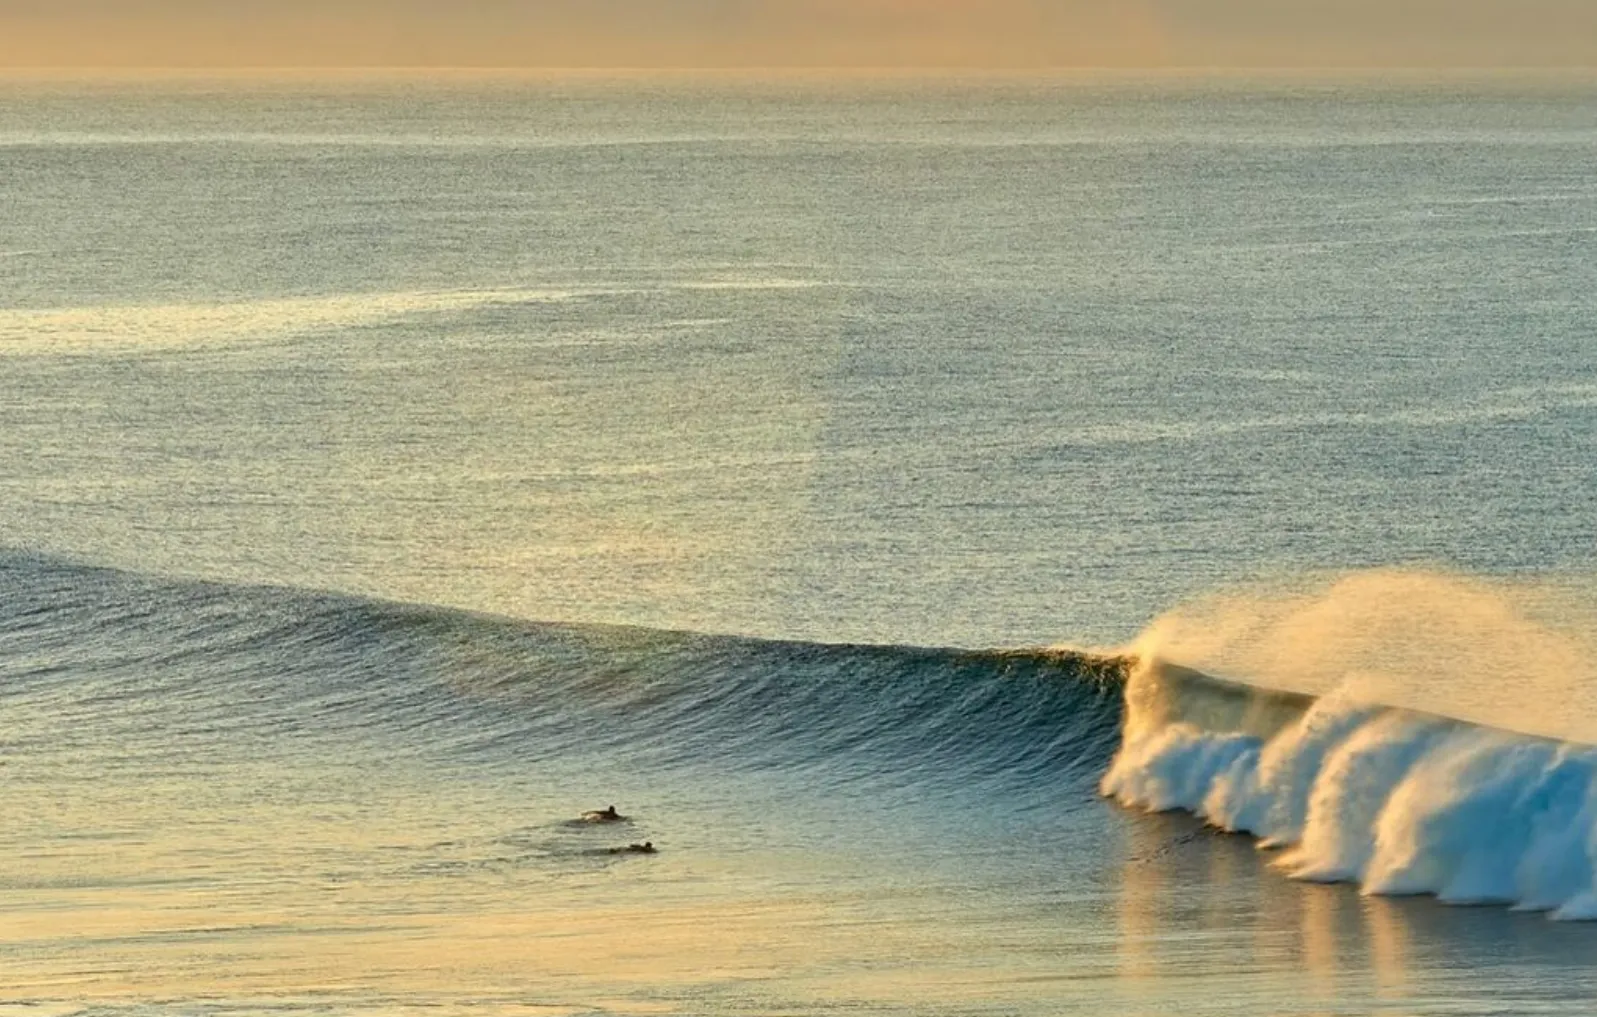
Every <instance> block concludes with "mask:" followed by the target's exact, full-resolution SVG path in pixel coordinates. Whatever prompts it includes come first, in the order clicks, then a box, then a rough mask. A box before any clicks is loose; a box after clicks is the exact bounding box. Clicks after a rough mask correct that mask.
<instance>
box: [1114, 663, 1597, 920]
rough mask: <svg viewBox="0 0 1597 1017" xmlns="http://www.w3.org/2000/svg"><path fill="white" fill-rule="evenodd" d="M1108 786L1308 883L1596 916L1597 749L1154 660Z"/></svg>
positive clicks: (1134, 701)
mask: <svg viewBox="0 0 1597 1017" xmlns="http://www.w3.org/2000/svg"><path fill="white" fill-rule="evenodd" d="M1100 789H1101V790H1102V792H1103V793H1104V794H1105V795H1108V796H1111V797H1113V798H1116V799H1118V800H1119V801H1121V802H1124V803H1126V804H1128V805H1134V806H1139V807H1143V808H1147V809H1152V810H1155V811H1165V810H1171V809H1184V810H1186V811H1189V812H1192V813H1194V814H1196V815H1198V816H1200V817H1202V818H1203V819H1204V820H1206V821H1207V822H1209V823H1211V824H1212V825H1214V826H1216V827H1219V828H1221V829H1224V830H1229V831H1233V832H1239V833H1249V834H1253V835H1254V836H1256V837H1258V838H1260V846H1261V847H1266V848H1279V849H1281V853H1280V854H1279V855H1278V857H1277V859H1276V864H1277V865H1278V866H1280V867H1281V868H1282V869H1284V870H1285V871H1286V872H1288V873H1289V874H1290V875H1292V876H1294V877H1296V878H1299V879H1306V880H1314V881H1322V882H1356V883H1358V884H1359V885H1360V886H1361V888H1362V890H1363V892H1365V893H1370V894H1383V895H1410V894H1431V895H1434V896H1436V897H1437V898H1438V899H1440V900H1442V901H1443V902H1446V903H1450V904H1506V905H1511V906H1513V907H1515V908H1517V909H1522V910H1534V911H1546V912H1549V913H1550V915H1551V917H1552V918H1554V919H1558V920H1583V921H1587V920H1597V748H1593V747H1591V746H1586V745H1581V744H1577V743H1573V742H1563V741H1557V740H1554V739H1549V738H1542V737H1536V736H1532V735H1523V734H1517V733H1514V732H1509V731H1502V730H1496V729H1493V728H1488V727H1483V726H1480V725H1476V724H1470V723H1467V722H1464V721H1458V720H1452V719H1448V718H1443V717H1437V716H1431V715H1427V714H1423V713H1418V712H1414V711H1410V710H1404V709H1398V708H1394V707H1386V706H1379V705H1371V704H1369V703H1366V702H1359V701H1355V700H1352V699H1350V698H1348V697H1345V696H1341V695H1337V694H1331V695H1326V696H1321V697H1319V698H1312V697H1308V696H1299V695H1294V694H1289V693H1279V692H1274V691H1270V690H1264V689H1252V688H1249V687H1247V686H1242V685H1236V684H1232V683H1230V682H1225V681H1222V680H1219V679H1215V678H1211V677H1208V676H1206V675H1203V674H1200V673H1199V672H1196V671H1192V670H1189V669H1186V668H1181V667H1178V666H1175V665H1172V664H1169V663H1167V662H1164V661H1161V660H1159V659H1157V658H1145V659H1143V660H1141V661H1139V663H1138V664H1137V666H1136V667H1135V668H1134V669H1133V670H1132V672H1131V674H1130V676H1129V678H1128V680H1127V688H1126V716H1125V725H1124V730H1123V734H1122V741H1121V745H1120V749H1119V751H1118V752H1117V754H1116V755H1115V758H1114V760H1113V762H1112V763H1111V764H1110V766H1109V769H1108V771H1107V772H1106V773H1105V774H1104V776H1103V778H1102V781H1101V783H1100Z"/></svg>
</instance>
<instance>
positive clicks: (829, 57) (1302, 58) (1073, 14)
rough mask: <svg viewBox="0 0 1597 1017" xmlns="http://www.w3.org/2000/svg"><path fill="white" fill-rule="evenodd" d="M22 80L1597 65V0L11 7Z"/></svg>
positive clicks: (77, 3) (11, 52)
mask: <svg viewBox="0 0 1597 1017" xmlns="http://www.w3.org/2000/svg"><path fill="white" fill-rule="evenodd" d="M0 65H8V66H62V65H68V66H72V65H76V66H97V65H123V66H125V65H133V66H188V67H193V66H228V65H254V66H262V65H268V66H295V65H297V66H326V65H346V66H372V65H380V66H381V65H386V66H395V65H399V66H497V67H658V66H682V67H729V66H730V67H739V66H741V67H759V66H916V65H919V66H943V65H953V66H989V67H1039V66H1151V67H1161V66H1278V67H1293V66H1370V65H1376V66H1472V67H1480V66H1504V65H1583V66H1593V65H1597V0H0Z"/></svg>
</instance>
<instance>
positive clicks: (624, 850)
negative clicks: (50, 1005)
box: [610, 840, 656, 855]
mask: <svg viewBox="0 0 1597 1017" xmlns="http://www.w3.org/2000/svg"><path fill="white" fill-rule="evenodd" d="M610 853H611V854H613V855H652V854H655V853H656V852H655V850H654V841H652V840H646V841H644V842H643V843H642V844H628V845H627V846H626V847H613V848H611V849H610Z"/></svg>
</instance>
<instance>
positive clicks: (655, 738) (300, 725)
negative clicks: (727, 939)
mask: <svg viewBox="0 0 1597 1017" xmlns="http://www.w3.org/2000/svg"><path fill="white" fill-rule="evenodd" d="M1121 679H1122V670H1121V665H1120V663H1119V662H1118V661H1116V660H1113V659H1108V658H1100V657H1095V656H1092V655H1087V654H1077V653H1070V652H1051V651H1049V652H1045V651H1038V652H1003V651H991V652H969V651H959V650H943V649H921V648H909V647H887V646H850V645H823V644H814V643H795V642H779V641H769V640H756V639H746V638H737V637H726V636H708V635H698V634H692V633H681V632H664V631H656V630H647V629H628V628H616V627H607V626H585V625H568V624H549V623H535V622H523V621H517V620H512V619H506V618H500V617H493V616H485V615H475V614H469V613H465V612H460V611H454V610H446V609H440V608H435V607H428V606H418V605H404V604H395V603H389V602H381V601H370V600H363V599H358V598H351V597H347V596H341V595H335V594H326V593H316V592H307V591H302V590H293V589H283V588H267V587H240V586H229V585H219V584H210V583H194V582H182V581H175V580H161V579H153V578H150V577H145V576H139V575H134V574H130V573H125V572H119V571H111V570H103V569H93V568H85V567H81V566H77V565H71V564H65V563H62V562H60V561H56V560H51V559H44V558H38V557H33V556H20V555H0V712H3V714H4V716H6V717H7V718H8V724H9V727H10V731H9V732H8V734H9V738H8V741H9V742H10V744H11V746H12V747H13V749H15V750H17V751H19V752H27V753H29V754H30V755H31V756H32V758H35V759H38V758H41V757H44V756H49V757H52V758H55V759H57V760H58V761H59V762H60V764H61V765H63V766H70V767H71V768H72V769H73V770H75V771H83V772H85V773H93V772H101V771H104V772H114V773H116V774H121V775H126V774H128V773H130V772H133V771H146V772H172V771H175V770H176V771H182V772H197V771H200V770H205V769H207V768H209V769H213V770H222V769H225V768H226V767H228V766H233V765H236V764H237V762H238V760H239V759H241V758H245V759H247V760H248V761H250V762H257V761H261V760H268V759H276V760H278V761H279V762H285V763H290V764H295V765H298V764H301V763H305V762H307V761H311V762H314V763H315V764H316V765H319V766H320V765H326V764H327V763H328V762H329V761H335V762H336V761H345V762H347V763H349V765H351V766H352V767H356V768H359V767H360V766H363V765H367V764H369V763H370V762H371V761H373V760H379V761H381V762H382V763H383V764H384V765H391V764H396V763H402V762H405V761H407V760H410V761H417V762H420V763H422V764H424V766H425V767H437V766H453V767H465V768H472V769H474V770H475V771H476V772H478V773H489V774H492V773H495V772H501V773H508V772H526V771H528V770H529V769H535V768H536V767H537V766H538V765H539V764H541V763H558V762H561V761H564V762H565V763H571V762H573V761H575V760H580V759H587V760H607V761H608V765H611V766H613V767H619V768H621V769H624V770H628V771H633V772H648V771H655V770H660V769H687V770H694V769H698V770H709V769H714V770H717V771H721V772H736V773H739V774H748V773H776V774H787V775H790V776H794V777H795V779H800V780H802V781H804V782H805V784H806V786H810V787H819V788H822V789H831V790H835V791H837V792H840V793H845V794H871V793H878V792H880V791H882V790H883V789H886V788H895V787H898V788H903V787H913V788H915V789H916V790H917V792H918V793H919V794H920V795H922V796H933V797H935V796H936V795H938V794H945V793H946V794H956V793H957V794H968V793H972V792H975V793H985V792H988V791H1002V792H1006V793H1013V792H1016V791H1025V790H1028V789H1030V790H1033V791H1036V792H1037V793H1038V794H1040V795H1041V794H1053V793H1055V792H1056V790H1057V788H1058V786H1059V784H1060V782H1061V781H1064V782H1066V783H1073V784H1076V785H1079V787H1080V788H1082V797H1083V799H1084V800H1090V799H1091V796H1092V793H1093V787H1094V783H1095V781H1096V779H1097V777H1098V775H1099V774H1100V773H1101V772H1102V769H1103V767H1104V766H1105V765H1106V764H1107V761H1108V759H1109V757H1110V756H1111V754H1112V753H1113V751H1114V748H1115V746H1116V744H1117V742H1118V731H1119V720H1120V703H1119V696H1118V690H1119V687H1120V682H1121ZM97 768H98V769H97Z"/></svg>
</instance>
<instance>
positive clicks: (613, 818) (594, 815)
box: [582, 805, 627, 823]
mask: <svg viewBox="0 0 1597 1017" xmlns="http://www.w3.org/2000/svg"><path fill="white" fill-rule="evenodd" d="M582 818H583V819H585V820H587V821H588V822H590V823H620V822H624V821H625V820H626V818H627V817H626V816H623V815H622V814H621V813H619V812H617V811H616V807H615V806H614V805H611V806H608V807H606V808H603V809H594V810H592V811H591V812H584V813H583V814H582Z"/></svg>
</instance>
